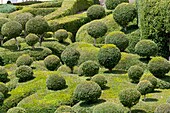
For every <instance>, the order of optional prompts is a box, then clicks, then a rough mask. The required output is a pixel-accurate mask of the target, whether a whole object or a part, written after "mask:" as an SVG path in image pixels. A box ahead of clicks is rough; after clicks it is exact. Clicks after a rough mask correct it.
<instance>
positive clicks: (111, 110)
mask: <svg viewBox="0 0 170 113" xmlns="http://www.w3.org/2000/svg"><path fill="white" fill-rule="evenodd" d="M93 113H124V111H123V108H122V107H121V106H119V105H117V104H115V103H111V102H105V103H102V104H99V105H97V106H95V107H94V109H93Z"/></svg>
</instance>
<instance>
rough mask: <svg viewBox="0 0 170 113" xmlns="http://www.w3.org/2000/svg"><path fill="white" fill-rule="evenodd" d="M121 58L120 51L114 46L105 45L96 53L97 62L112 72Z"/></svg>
mask: <svg viewBox="0 0 170 113" xmlns="http://www.w3.org/2000/svg"><path fill="white" fill-rule="evenodd" d="M120 58H121V53H120V50H119V49H118V48H117V47H116V46H115V45H114V44H105V45H104V46H102V47H101V48H100V50H99V53H98V61H99V63H100V65H102V66H104V67H105V68H107V69H109V71H110V72H111V71H112V68H114V67H115V66H116V65H117V64H118V62H119V60H120Z"/></svg>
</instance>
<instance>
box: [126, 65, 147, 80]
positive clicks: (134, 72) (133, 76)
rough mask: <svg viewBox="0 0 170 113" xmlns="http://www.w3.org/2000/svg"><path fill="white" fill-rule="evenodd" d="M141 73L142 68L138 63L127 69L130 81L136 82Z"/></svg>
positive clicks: (142, 71)
mask: <svg viewBox="0 0 170 113" xmlns="http://www.w3.org/2000/svg"><path fill="white" fill-rule="evenodd" d="M143 73H144V70H143V68H142V67H140V66H138V65H134V66H131V67H130V68H129V69H128V77H129V79H130V80H131V82H132V83H138V82H139V80H140V78H141V76H142V75H143Z"/></svg>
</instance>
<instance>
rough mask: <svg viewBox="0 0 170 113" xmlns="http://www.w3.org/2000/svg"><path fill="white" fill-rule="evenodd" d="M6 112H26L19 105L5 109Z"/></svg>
mask: <svg viewBox="0 0 170 113" xmlns="http://www.w3.org/2000/svg"><path fill="white" fill-rule="evenodd" d="M7 113H26V110H25V109H24V108H21V107H13V108H11V109H9V110H8V111H7Z"/></svg>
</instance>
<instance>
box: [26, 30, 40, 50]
mask: <svg viewBox="0 0 170 113" xmlns="http://www.w3.org/2000/svg"><path fill="white" fill-rule="evenodd" d="M25 41H26V43H27V44H28V45H29V46H32V47H33V49H34V45H35V44H36V43H37V42H38V41H39V37H38V36H37V35H36V34H32V33H30V34H28V35H27V36H26V37H25Z"/></svg>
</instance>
